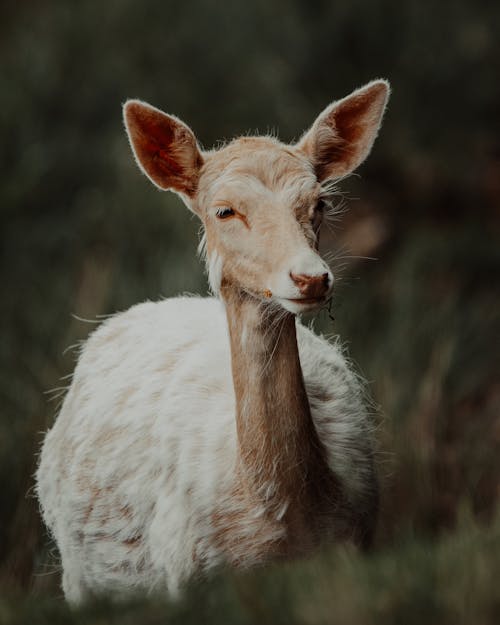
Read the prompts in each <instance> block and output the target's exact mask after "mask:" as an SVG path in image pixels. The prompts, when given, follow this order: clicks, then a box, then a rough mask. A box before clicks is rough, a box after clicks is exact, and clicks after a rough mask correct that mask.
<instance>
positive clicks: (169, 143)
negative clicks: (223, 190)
mask: <svg viewBox="0 0 500 625" xmlns="http://www.w3.org/2000/svg"><path fill="white" fill-rule="evenodd" d="M123 120H124V123H125V128H126V130H127V135H128V138H129V141H130V145H131V147H132V151H133V153H134V156H135V159H136V161H137V164H138V165H139V167H140V169H141V170H142V171H143V172H144V173H145V174H146V176H147V177H148V178H149V179H150V180H151V181H152V182H153V183H154V184H155V185H156V186H157V187H159V188H160V189H164V190H165V189H172V190H173V191H177V192H178V193H180V194H182V195H185V196H187V197H188V198H192V197H193V196H194V195H195V193H196V189H197V186H198V178H199V174H200V169H201V166H202V165H203V157H202V155H201V151H200V148H199V147H198V143H197V141H196V138H195V136H194V134H193V132H192V130H191V129H190V128H188V126H186V124H184V123H183V122H181V121H180V119H177V117H174V116H173V115H167V114H166V113H163V112H162V111H160V110H158V109H157V108H155V107H154V106H151V105H150V104H146V102H141V101H140V100H128V101H127V102H126V103H125V105H124V107H123Z"/></svg>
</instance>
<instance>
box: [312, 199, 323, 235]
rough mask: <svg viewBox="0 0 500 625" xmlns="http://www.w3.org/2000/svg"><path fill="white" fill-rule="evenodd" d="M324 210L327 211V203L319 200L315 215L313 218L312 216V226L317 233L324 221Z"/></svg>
mask: <svg viewBox="0 0 500 625" xmlns="http://www.w3.org/2000/svg"><path fill="white" fill-rule="evenodd" d="M324 209H325V202H324V200H318V203H317V204H316V206H315V207H314V213H313V216H312V219H311V225H312V227H313V229H314V230H315V231H316V230H317V229H318V228H319V227H320V225H321V222H322V220H323V212H324Z"/></svg>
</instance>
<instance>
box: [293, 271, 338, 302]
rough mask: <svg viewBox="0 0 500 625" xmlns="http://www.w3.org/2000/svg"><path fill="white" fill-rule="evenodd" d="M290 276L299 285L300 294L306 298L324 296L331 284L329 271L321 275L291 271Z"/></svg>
mask: <svg viewBox="0 0 500 625" xmlns="http://www.w3.org/2000/svg"><path fill="white" fill-rule="evenodd" d="M290 278H291V279H292V280H293V281H294V283H295V284H296V285H297V286H298V288H299V291H300V294H301V295H303V296H304V297H305V298H310V297H311V298H317V297H324V296H325V295H326V294H327V293H328V290H329V289H330V286H331V282H330V274H329V273H328V272H325V273H322V274H320V275H319V276H318V275H317V276H310V275H308V274H305V273H300V274H295V273H292V272H290Z"/></svg>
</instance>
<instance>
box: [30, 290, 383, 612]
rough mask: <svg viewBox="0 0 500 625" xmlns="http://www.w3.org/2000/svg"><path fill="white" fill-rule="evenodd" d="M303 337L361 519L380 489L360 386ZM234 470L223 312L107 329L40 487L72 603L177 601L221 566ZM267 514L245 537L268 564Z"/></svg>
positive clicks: (326, 346)
mask: <svg viewBox="0 0 500 625" xmlns="http://www.w3.org/2000/svg"><path fill="white" fill-rule="evenodd" d="M297 334H298V344H299V353H300V362H301V366H302V370H303V376H304V380H305V387H306V390H307V394H308V397H309V402H310V407H311V413H312V418H313V421H314V425H315V427H316V430H317V432H318V434H319V437H320V440H321V442H322V444H323V445H324V447H325V449H326V452H327V458H328V464H329V466H330V467H331V469H332V471H333V472H334V473H335V475H336V476H337V477H338V479H339V481H340V483H341V484H342V486H343V488H344V490H345V492H346V493H347V496H348V499H349V501H350V502H351V503H352V505H353V506H354V507H356V506H359V505H361V502H362V500H363V499H364V497H365V496H368V493H369V491H370V489H371V487H372V458H371V456H372V453H371V452H372V443H373V439H372V433H371V426H370V419H369V418H368V416H367V413H366V410H365V408H364V406H363V402H362V397H361V391H360V386H359V383H358V380H357V378H356V376H355V375H354V374H353V373H352V372H351V370H350V369H349V366H348V365H347V363H346V360H345V359H344V357H343V356H342V353H341V351H340V349H339V347H338V345H336V344H331V343H329V342H328V341H327V340H325V339H323V338H320V337H318V336H316V335H314V334H313V333H312V332H311V331H310V330H308V329H307V328H305V327H303V326H302V325H301V324H300V323H297ZM236 457H237V438H236V426H235V395H234V389H233V383H232V376H231V365H230V345H229V338H228V329H227V321H226V315H225V310H224V306H223V304H222V303H221V302H220V301H219V300H216V299H211V298H208V299H202V298H194V297H192V298H191V297H189V298H188V297H182V298H176V299H169V300H165V301H162V302H159V303H144V304H139V305H137V306H134V307H133V308H131V309H130V310H129V311H127V312H125V313H122V314H118V315H116V316H114V317H113V318H111V319H109V320H107V321H105V322H104V323H103V324H102V325H101V326H100V327H99V328H98V329H97V330H96V331H95V332H94V333H93V334H92V335H91V337H90V338H89V340H88V341H87V343H86V345H85V347H84V349H83V351H82V354H81V357H80V359H79V362H78V366H77V368H76V370H75V374H74V377H73V381H72V384H71V386H70V389H69V392H68V394H67V396H66V398H65V401H64V404H63V406H62V409H61V412H60V414H59V417H58V419H57V421H56V423H55V425H54V427H53V428H52V430H51V431H50V432H49V433H48V434H47V437H46V439H45V442H44V445H43V449H42V453H41V460H40V466H39V469H38V473H37V480H38V495H39V498H40V501H41V503H42V508H43V516H44V519H45V521H46V523H47V525H48V526H49V528H50V530H51V532H52V534H53V536H54V538H55V539H56V541H57V544H58V546H59V549H60V553H61V557H62V564H63V570H64V575H63V587H64V591H65V594H66V596H67V598H68V599H70V600H73V601H79V600H81V599H82V597H84V596H85V595H86V594H87V592H89V591H92V590H94V591H101V592H102V591H105V590H116V589H119V590H121V591H123V590H132V589H139V588H141V589H147V590H151V589H158V588H159V589H164V588H165V587H166V588H167V589H168V590H169V591H170V592H171V593H175V592H176V591H177V589H178V587H179V584H181V583H182V582H183V581H184V580H185V579H187V578H188V577H189V576H191V575H192V574H193V573H195V572H196V571H200V570H206V569H209V568H211V567H213V566H215V565H218V564H221V563H224V561H225V560H227V556H228V554H226V553H224V552H223V551H221V549H220V548H219V547H218V545H217V544H216V542H214V540H213V534H214V528H213V525H212V518H213V514H214V511H215V510H216V509H217V508H218V509H219V510H220V509H221V506H222V509H224V506H227V509H228V511H230V508H231V493H232V489H233V487H234V480H235V462H236ZM284 506H286V502H284ZM262 514H263V510H262V509H255V510H249V511H248V518H247V519H245V523H246V525H245V527H247V528H248V535H249V536H252V535H255V536H256V537H258V538H256V540H263V541H264V542H263V548H262V553H263V554H264V553H265V544H264V543H265V541H266V540H269V539H273V538H275V537H276V536H266V535H262V532H260V531H259V525H260V521H261V518H262ZM276 527H277V530H276V531H278V532H279V531H280V529H279V523H278V524H277V526H276ZM255 563H256V562H254V561H249V562H241V565H242V566H246V565H252V564H255Z"/></svg>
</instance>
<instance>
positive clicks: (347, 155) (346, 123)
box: [304, 83, 388, 180]
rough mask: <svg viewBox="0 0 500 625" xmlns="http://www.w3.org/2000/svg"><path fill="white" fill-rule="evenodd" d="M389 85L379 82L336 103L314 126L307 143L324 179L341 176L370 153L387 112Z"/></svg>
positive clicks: (317, 168) (318, 170)
mask: <svg viewBox="0 0 500 625" xmlns="http://www.w3.org/2000/svg"><path fill="white" fill-rule="evenodd" d="M387 92H388V89H387V85H386V84H385V83H375V84H372V85H369V86H368V87H367V88H364V89H362V90H359V91H358V92H355V93H354V94H352V95H351V96H348V97H347V98H345V99H344V100H341V101H340V102H338V103H337V104H335V105H333V107H332V108H331V110H330V111H329V112H326V113H324V114H323V115H322V116H321V117H320V118H319V119H318V121H317V122H316V124H315V125H314V126H313V130H312V132H310V136H309V137H307V138H306V141H305V142H304V147H305V149H306V150H307V151H308V152H309V153H310V154H312V156H313V159H314V161H315V166H316V173H317V176H318V178H319V179H320V180H325V179H326V178H330V177H340V176H343V175H345V174H348V173H350V172H351V171H353V170H354V169H356V167H358V166H359V165H360V164H361V163H362V162H363V161H364V160H365V158H366V157H367V156H368V154H369V152H370V150H371V147H372V145H373V142H374V140H375V137H376V136H377V133H378V129H379V126H380V121H381V117H382V113H383V111H384V107H385V102H386V97H387Z"/></svg>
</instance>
